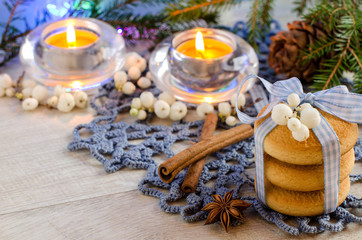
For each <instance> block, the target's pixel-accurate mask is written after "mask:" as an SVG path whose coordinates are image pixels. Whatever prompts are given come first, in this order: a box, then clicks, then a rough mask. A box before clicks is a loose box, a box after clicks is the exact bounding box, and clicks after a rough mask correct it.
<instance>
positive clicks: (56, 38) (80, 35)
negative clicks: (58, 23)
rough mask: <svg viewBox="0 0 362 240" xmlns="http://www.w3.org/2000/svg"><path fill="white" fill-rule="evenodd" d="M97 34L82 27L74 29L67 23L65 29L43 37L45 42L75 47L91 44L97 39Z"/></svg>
mask: <svg viewBox="0 0 362 240" xmlns="http://www.w3.org/2000/svg"><path fill="white" fill-rule="evenodd" d="M97 39H98V35H97V34H95V33H93V32H91V31H88V30H83V29H74V26H73V25H72V24H69V25H68V27H67V31H63V32H59V33H58V32H56V33H54V34H52V35H50V36H49V37H47V38H46V39H45V43H46V44H49V45H51V46H54V47H60V48H77V47H84V46H88V45H90V44H93V43H94V42H95V41H97Z"/></svg>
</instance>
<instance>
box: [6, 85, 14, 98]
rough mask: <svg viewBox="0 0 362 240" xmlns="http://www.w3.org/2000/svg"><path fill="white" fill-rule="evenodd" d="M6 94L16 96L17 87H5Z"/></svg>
mask: <svg viewBox="0 0 362 240" xmlns="http://www.w3.org/2000/svg"><path fill="white" fill-rule="evenodd" d="M5 95H6V96H7V97H14V95H15V89H14V88H12V87H9V88H6V89H5Z"/></svg>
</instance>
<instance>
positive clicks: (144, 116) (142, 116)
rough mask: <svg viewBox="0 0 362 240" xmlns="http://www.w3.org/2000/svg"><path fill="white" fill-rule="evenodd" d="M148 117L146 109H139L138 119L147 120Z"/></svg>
mask: <svg viewBox="0 0 362 240" xmlns="http://www.w3.org/2000/svg"><path fill="white" fill-rule="evenodd" d="M146 117H147V113H146V111H145V110H139V111H138V115H137V119H138V120H145V119H146Z"/></svg>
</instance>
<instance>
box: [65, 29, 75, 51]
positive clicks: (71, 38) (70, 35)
mask: <svg viewBox="0 0 362 240" xmlns="http://www.w3.org/2000/svg"><path fill="white" fill-rule="evenodd" d="M75 41H76V38H75V30H74V27H73V25H72V24H69V25H68V27H67V43H68V47H74V45H75Z"/></svg>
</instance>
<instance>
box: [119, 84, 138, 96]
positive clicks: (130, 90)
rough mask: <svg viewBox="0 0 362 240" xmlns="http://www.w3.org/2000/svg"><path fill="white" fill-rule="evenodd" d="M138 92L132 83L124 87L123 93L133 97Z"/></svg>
mask: <svg viewBox="0 0 362 240" xmlns="http://www.w3.org/2000/svg"><path fill="white" fill-rule="evenodd" d="M134 91H136V86H135V85H134V84H133V83H131V82H126V83H125V84H124V85H123V88H122V92H123V93H124V94H127V95H131V94H133V93H134Z"/></svg>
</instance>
